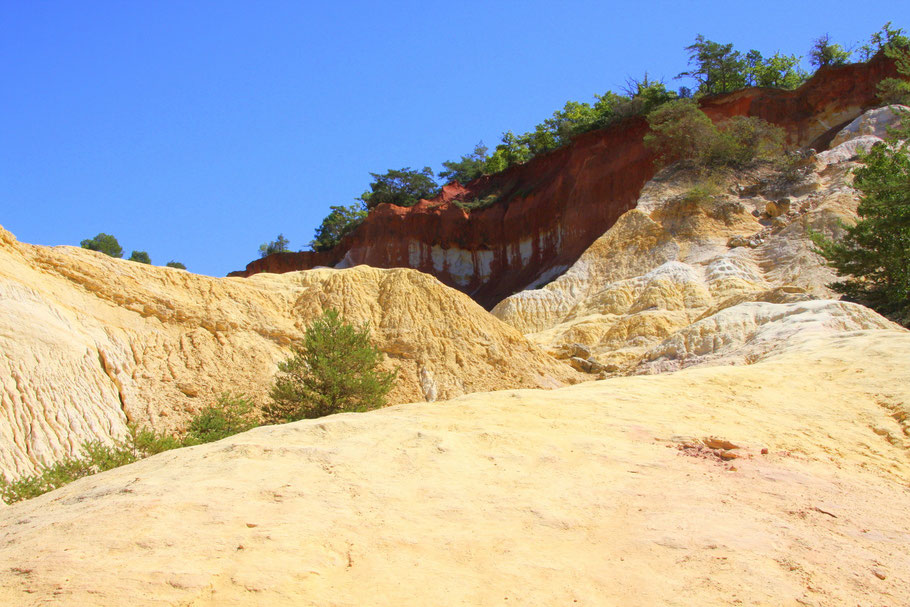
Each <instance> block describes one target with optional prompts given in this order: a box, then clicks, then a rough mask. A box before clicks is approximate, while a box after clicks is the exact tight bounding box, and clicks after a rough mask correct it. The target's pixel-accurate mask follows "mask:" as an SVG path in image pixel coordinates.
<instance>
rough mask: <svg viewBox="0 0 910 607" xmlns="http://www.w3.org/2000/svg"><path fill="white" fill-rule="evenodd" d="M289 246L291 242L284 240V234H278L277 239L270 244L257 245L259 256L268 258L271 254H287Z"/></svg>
mask: <svg viewBox="0 0 910 607" xmlns="http://www.w3.org/2000/svg"><path fill="white" fill-rule="evenodd" d="M289 244H291V241H290V240H288V239H287V238H285V237H284V234H279V235H278V238H276V239H275V240H273V241H272V242H267V243H265V244H261V245H259V256H260V257H268V256H269V255H272V254H273V253H287V252H288V250H289V249H288V245H289Z"/></svg>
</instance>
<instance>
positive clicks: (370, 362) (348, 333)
mask: <svg viewBox="0 0 910 607" xmlns="http://www.w3.org/2000/svg"><path fill="white" fill-rule="evenodd" d="M291 352H292V356H291V357H290V358H289V359H287V360H285V361H283V362H280V363H278V376H277V377H276V379H275V383H274V385H273V387H272V390H271V392H270V396H271V403H269V404H268V405H266V407H265V409H264V414H265V418H266V420H267V421H268V422H271V423H281V422H289V421H295V420H299V419H304V418H314V417H322V416H325V415H331V414H332V413H338V412H341V411H366V410H368V409H375V408H377V407H381V406H383V405H384V404H385V397H386V395H387V394H388V393H389V390H391V389H392V385H393V383H394V381H395V379H396V377H397V375H398V373H397V370H396V371H389V372H383V371H381V370H380V369H379V368H378V367H379V363H380V361H381V360H382V353H381V352H380V351H379V349H378V348H376V347H375V346H374V345H373V344H372V343H371V342H370V328H369V325H367V324H363V325H361V326H360V327H355V326H353V325H350V324H348V323H346V322H344V321H343V320H342V319H341V316H340V315H339V313H338V311H337V310H333V309H328V310H326V311H325V312H324V313H323V315H322V317H320V318H318V319H317V320H315V321H314V322H313V323H312V324H311V325H310V326H309V327H308V328H307V330H306V332H305V333H304V336H303V340H302V341H301V342H300V343H298V344H294V345H293V346H291Z"/></svg>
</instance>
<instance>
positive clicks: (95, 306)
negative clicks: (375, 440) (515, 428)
mask: <svg viewBox="0 0 910 607" xmlns="http://www.w3.org/2000/svg"><path fill="white" fill-rule="evenodd" d="M327 307H334V308H336V309H338V310H340V311H341V312H342V314H343V316H344V317H345V318H346V319H347V320H348V321H349V322H353V323H358V324H359V323H361V322H364V321H367V322H369V323H370V327H371V332H372V336H373V339H374V342H375V343H376V344H377V346H378V347H379V348H380V349H381V350H382V351H383V352H384V353H385V354H386V360H385V363H384V364H385V366H386V367H387V368H393V367H398V368H399V380H398V382H397V385H396V388H395V390H394V391H393V392H392V394H391V401H392V402H399V403H400V402H411V401H420V400H435V399H437V398H439V399H446V398H452V397H455V396H459V395H462V394H465V393H468V392H473V391H478V390H485V391H486V390H495V389H502V388H514V387H554V386H559V385H562V384H563V383H565V382H572V381H575V380H576V379H577V378H578V374H577V373H576V372H575V371H573V370H572V369H571V368H570V367H569V365H568V364H567V363H563V362H559V361H556V360H554V359H553V358H551V357H549V356H547V355H546V354H544V353H543V352H542V351H541V350H540V349H538V348H537V347H536V346H533V345H531V344H530V343H529V342H528V341H527V340H526V339H525V338H524V337H522V336H521V335H520V334H519V333H518V332H517V331H516V330H514V329H513V328H511V327H509V326H507V325H505V324H503V323H501V322H500V321H498V320H497V319H495V318H493V317H491V316H490V315H489V314H488V313H487V312H486V311H485V310H483V309H482V308H481V307H480V306H478V305H477V304H476V303H475V302H473V301H472V300H471V299H470V298H469V297H467V296H466V295H464V294H463V293H459V292H458V291H455V290H454V289H450V288H448V287H445V286H444V285H442V284H440V283H439V281H437V280H436V279H435V278H433V277H431V276H428V275H426V274H421V273H420V272H417V271H414V270H408V269H396V270H380V269H376V268H368V267H365V266H364V267H357V268H352V269H348V270H329V269H325V270H311V271H308V272H296V273H290V274H283V275H275V274H261V275H259V276H256V277H253V278H252V279H249V280H241V279H236V278H227V279H225V278H222V279H214V278H209V277H206V276H198V275H195V274H191V273H189V272H186V271H183V270H176V269H173V268H163V267H153V266H147V265H144V264H138V263H133V262H129V261H124V260H119V259H112V258H110V257H107V256H105V255H103V254H101V253H96V252H93V251H87V250H84V249H78V248H74V247H53V248H52V247H40V246H32V245H27V244H23V243H19V242H17V241H16V240H15V238H13V236H12V235H11V234H10V233H9V232H6V231H4V230H2V228H0V402H2V415H0V474H4V475H6V476H17V475H19V474H23V473H28V472H31V471H33V470H34V469H35V466H36V465H38V464H41V463H49V462H52V461H54V460H56V459H58V458H60V457H62V456H64V455H70V454H73V453H74V452H76V451H78V448H79V446H80V444H81V443H83V442H85V441H87V440H94V439H101V440H110V438H111V437H115V436H119V435H122V434H123V432H124V430H125V424H126V423H127V421H133V422H136V423H138V424H140V425H146V426H151V427H154V428H156V429H158V430H168V431H170V430H178V429H180V428H181V427H182V426H183V424H185V422H186V420H187V419H188V417H190V416H191V415H192V414H193V413H195V412H196V411H198V410H199V409H200V408H201V407H203V406H205V405H209V404H212V403H213V402H214V401H215V399H216V398H217V396H218V395H219V394H220V393H221V392H223V391H234V392H242V393H246V394H248V395H250V396H251V397H253V398H254V400H256V401H257V402H259V403H264V402H265V399H266V395H267V392H268V388H269V386H270V384H271V381H272V377H273V375H274V373H275V370H276V363H277V362H278V361H279V360H282V359H284V358H286V357H287V356H288V346H289V344H291V343H292V342H293V341H295V340H297V339H299V338H300V337H301V336H302V334H303V331H304V330H305V328H306V326H307V324H308V323H309V322H310V321H311V320H312V319H314V318H315V317H317V316H318V315H319V314H321V311H322V309H324V308H327Z"/></svg>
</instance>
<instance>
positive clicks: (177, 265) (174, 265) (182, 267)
mask: <svg viewBox="0 0 910 607" xmlns="http://www.w3.org/2000/svg"><path fill="white" fill-rule="evenodd" d="M164 265H165V266H167V267H168V268H177V269H178V270H186V266H185V265H183V264H182V263H180V262H179V261H173V260H172V261H169V262H167V263H166V264H164Z"/></svg>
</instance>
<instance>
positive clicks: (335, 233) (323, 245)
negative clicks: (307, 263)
mask: <svg viewBox="0 0 910 607" xmlns="http://www.w3.org/2000/svg"><path fill="white" fill-rule="evenodd" d="M329 208H330V209H331V212H330V213H329V214H328V215H326V217H325V219H323V220H322V223H321V224H319V227H318V228H316V233H315V234H314V236H313V240H312V242H310V248H311V249H313V250H314V251H328V250H329V249H331V248H332V247H334V246H335V245H337V244H338V243H339V242H341V239H342V238H343V237H344V235H345V234H347V233H348V232H350V231H351V230H353V229H354V228H356V227H357V226H359V225H360V224H361V223H363V220H364V219H366V217H367V211H366V209H365V208H364V206H363V203H362V202H361V203H359V204H352V205H350V206H346V207H343V206H335V205H333V206H331V207H329Z"/></svg>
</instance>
